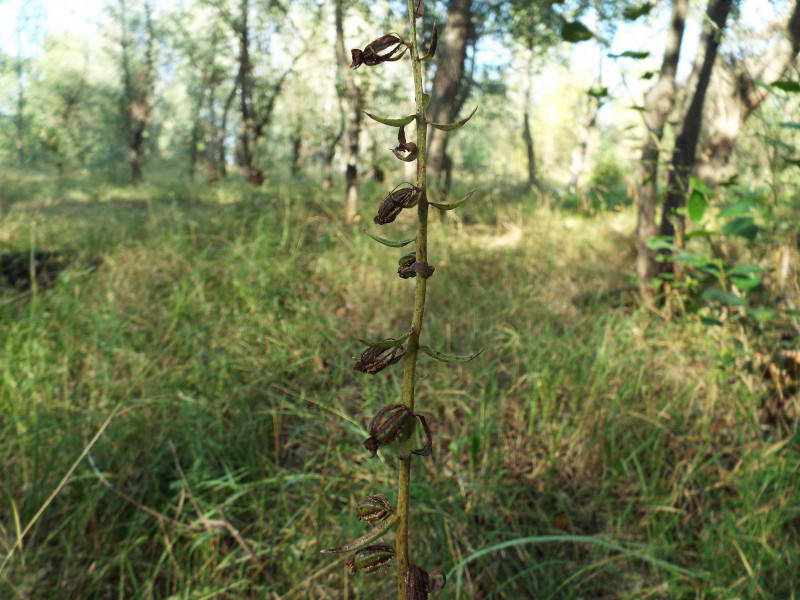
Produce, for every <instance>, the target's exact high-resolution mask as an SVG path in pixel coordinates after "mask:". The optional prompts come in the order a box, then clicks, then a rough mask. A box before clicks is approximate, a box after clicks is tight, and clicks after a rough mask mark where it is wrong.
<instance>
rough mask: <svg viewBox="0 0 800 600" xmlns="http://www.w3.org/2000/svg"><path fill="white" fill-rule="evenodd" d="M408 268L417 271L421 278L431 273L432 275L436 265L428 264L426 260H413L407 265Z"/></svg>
mask: <svg viewBox="0 0 800 600" xmlns="http://www.w3.org/2000/svg"><path fill="white" fill-rule="evenodd" d="M409 269H411V270H412V271H414V272H415V273H417V274H418V275H419V276H420V277H422V278H423V279H427V278H428V277H430V276H431V275H433V272H434V270H435V269H436V267H434V266H433V265H429V264H428V263H426V262H415V263H413V264H412V265H410V266H409Z"/></svg>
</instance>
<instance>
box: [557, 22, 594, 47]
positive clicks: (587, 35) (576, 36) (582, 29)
mask: <svg viewBox="0 0 800 600" xmlns="http://www.w3.org/2000/svg"><path fill="white" fill-rule="evenodd" d="M593 37H594V34H593V33H592V32H591V31H590V30H589V28H588V27H586V25H584V24H583V23H581V22H580V21H567V22H565V23H564V24H563V25H561V39H563V40H564V41H565V42H570V43H571V44H577V43H578V42H585V41H586V40H590V39H592V38H593Z"/></svg>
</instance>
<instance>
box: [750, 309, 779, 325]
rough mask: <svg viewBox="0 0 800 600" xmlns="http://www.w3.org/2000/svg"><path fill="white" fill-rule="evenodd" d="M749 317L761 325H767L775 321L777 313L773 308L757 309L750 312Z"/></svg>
mask: <svg viewBox="0 0 800 600" xmlns="http://www.w3.org/2000/svg"><path fill="white" fill-rule="evenodd" d="M747 315H748V316H750V317H753V318H754V319H755V320H756V321H758V322H759V323H765V322H767V321H771V320H772V319H774V318H775V315H776V312H775V310H774V309H772V308H755V309H751V310H748V311H747Z"/></svg>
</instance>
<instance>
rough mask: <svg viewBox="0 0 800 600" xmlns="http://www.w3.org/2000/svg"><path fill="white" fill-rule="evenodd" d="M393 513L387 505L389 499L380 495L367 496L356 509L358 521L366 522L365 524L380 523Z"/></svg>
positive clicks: (390, 506) (389, 505)
mask: <svg viewBox="0 0 800 600" xmlns="http://www.w3.org/2000/svg"><path fill="white" fill-rule="evenodd" d="M393 512H394V509H393V508H392V505H391V504H389V499H388V498H387V497H386V496H380V495H375V496H367V497H366V498H364V499H363V500H362V501H361V502H359V503H358V506H357V507H356V513H357V515H358V520H359V521H366V522H367V523H372V522H373V521H382V520H383V519H385V518H386V517H388V516H389V515H390V514H392V513H393Z"/></svg>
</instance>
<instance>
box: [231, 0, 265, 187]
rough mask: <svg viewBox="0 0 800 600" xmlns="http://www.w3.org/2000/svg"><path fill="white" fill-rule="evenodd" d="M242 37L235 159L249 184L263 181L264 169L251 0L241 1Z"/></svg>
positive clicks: (238, 32)
mask: <svg viewBox="0 0 800 600" xmlns="http://www.w3.org/2000/svg"><path fill="white" fill-rule="evenodd" d="M236 29H237V31H236V33H237V35H238V38H239V73H238V81H239V116H240V118H241V121H242V122H241V125H240V129H239V146H238V148H237V152H236V162H237V164H238V165H239V168H240V169H241V170H242V173H243V174H244V178H245V180H246V181H247V183H250V184H252V185H261V184H262V183H264V171H262V170H261V169H259V168H258V167H257V166H256V165H255V146H256V142H257V138H258V135H257V133H256V121H255V115H254V114H253V64H252V62H251V60H250V0H242V1H241V3H240V12H239V22H238V23H237V24H236Z"/></svg>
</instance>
